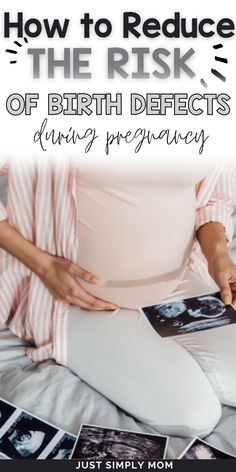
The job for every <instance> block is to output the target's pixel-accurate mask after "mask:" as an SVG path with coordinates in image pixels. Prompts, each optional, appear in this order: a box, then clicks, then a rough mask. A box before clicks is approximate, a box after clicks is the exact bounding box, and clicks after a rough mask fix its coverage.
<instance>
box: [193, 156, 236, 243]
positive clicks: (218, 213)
mask: <svg viewBox="0 0 236 472" xmlns="http://www.w3.org/2000/svg"><path fill="white" fill-rule="evenodd" d="M234 175H235V174H234V172H233V169H232V168H231V167H230V166H229V165H225V166H224V168H223V169H222V170H221V172H220V173H219V177H218V179H217V181H216V184H215V186H214V188H213V189H212V192H211V194H210V196H209V199H208V201H207V202H205V203H204V204H203V205H202V204H201V202H199V204H198V206H197V208H196V215H195V231H196V232H197V231H198V229H199V228H200V227H201V226H203V225H204V224H206V223H209V222H211V221H214V222H219V223H221V224H222V225H223V226H224V228H225V235H226V238H227V245H228V246H230V245H231V242H232V238H233V221H232V212H233V202H234V192H235V188H234V182H233V177H234ZM203 182H204V181H202V182H201V183H200V185H199V187H198V191H200V188H201V185H203Z"/></svg>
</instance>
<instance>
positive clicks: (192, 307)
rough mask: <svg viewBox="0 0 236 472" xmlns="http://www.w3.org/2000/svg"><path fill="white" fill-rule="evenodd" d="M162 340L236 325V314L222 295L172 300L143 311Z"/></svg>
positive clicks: (145, 308) (144, 308)
mask: <svg viewBox="0 0 236 472" xmlns="http://www.w3.org/2000/svg"><path fill="white" fill-rule="evenodd" d="M139 311H140V312H141V313H143V314H144V315H145V317H146V318H147V319H148V321H149V322H150V323H151V325H152V326H153V328H154V329H155V330H156V331H157V333H158V334H159V335H160V336H162V337H167V336H176V335H178V334H186V333H192V332H194V331H201V330H205V329H209V328H216V327H219V326H225V325H228V324H231V323H236V310H235V308H234V307H233V306H232V305H225V304H224V303H223V302H222V301H221V297H220V292H215V293H210V294H207V295H199V296H197V297H192V298H185V299H183V300H173V301H172V300H171V301H169V302H165V303H159V304H157V305H151V306H144V307H141V308H140V310H139Z"/></svg>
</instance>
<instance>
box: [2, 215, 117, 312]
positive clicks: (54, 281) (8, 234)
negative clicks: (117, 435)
mask: <svg viewBox="0 0 236 472" xmlns="http://www.w3.org/2000/svg"><path fill="white" fill-rule="evenodd" d="M0 247H1V248H3V249H4V250H5V251H7V252H9V254H12V255H13V256H14V257H16V258H17V259H18V260H19V261H21V262H22V263H23V264H25V266H26V267H28V268H29V269H30V270H31V271H32V272H34V273H35V274H36V275H37V276H38V277H39V278H40V279H41V280H42V282H43V283H44V285H46V287H47V289H48V290H49V292H50V293H51V294H52V295H53V296H54V297H55V298H56V300H61V301H63V302H65V303H71V304H74V305H78V306H80V307H81V308H85V309H86V310H93V311H95V310H97V311H101V310H115V309H116V308H117V306H115V305H114V304H113V303H110V302H107V301H104V300H100V299H98V298H96V297H93V296H92V295H90V294H89V293H87V292H86V290H84V289H83V288H82V287H81V285H80V284H79V281H78V278H80V279H83V280H85V281H86V282H90V283H93V284H94V283H99V280H98V279H97V277H95V276H94V275H93V274H91V273H90V272H87V271H85V270H83V269H81V267H79V266H78V265H76V264H73V263H72V262H70V261H68V260H66V259H63V258H62V257H56V256H52V255H51V254H48V253H47V252H45V251H42V250H41V249H39V248H38V247H36V246H35V245H34V244H32V243H31V242H30V241H28V240H27V239H26V238H24V236H22V235H21V234H20V233H19V232H18V231H17V230H16V229H15V228H13V226H11V225H10V224H9V223H8V221H7V220H3V221H0Z"/></svg>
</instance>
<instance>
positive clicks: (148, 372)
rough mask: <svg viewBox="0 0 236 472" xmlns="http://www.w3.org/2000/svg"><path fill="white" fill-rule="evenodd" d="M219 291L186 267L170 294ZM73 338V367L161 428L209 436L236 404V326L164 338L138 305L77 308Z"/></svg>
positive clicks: (72, 324)
mask: <svg viewBox="0 0 236 472" xmlns="http://www.w3.org/2000/svg"><path fill="white" fill-rule="evenodd" d="M215 290H217V287H216V286H215V288H214V287H212V286H210V287H209V286H207V285H206V283H204V282H203V281H201V280H200V279H199V278H198V277H197V276H196V275H195V274H193V272H191V271H190V270H189V269H186V271H185V274H184V278H183V280H182V281H181V282H180V283H179V285H178V288H177V289H176V290H175V291H174V292H173V293H172V294H171V296H170V297H168V300H170V299H174V298H183V297H185V298H187V297H191V296H195V295H199V294H204V293H212V292H214V291H215ZM166 300H167V299H166ZM235 315H236V313H235ZM68 337H69V339H68V350H69V352H68V366H69V368H70V369H71V370H72V371H73V372H75V373H76V374H77V375H78V376H79V377H80V378H81V379H83V380H85V381H86V382H87V383H88V384H90V385H91V386H92V387H94V388H95V389H96V390H98V391H99V392H100V393H102V394H103V395H105V396H106V397H107V398H109V399H110V400H111V401H112V402H114V403H115V404H117V405H118V406H119V407H120V408H122V409H123V410H125V411H126V412H128V413H129V414H131V415H133V416H134V417H135V418H137V419H138V420H140V421H142V422H144V423H146V424H149V425H151V426H153V427H154V428H155V429H156V430H158V431H159V432H160V433H162V434H167V435H174V436H195V435H197V436H200V437H204V436H206V435H208V434H209V433H210V432H211V431H212V430H213V428H214V427H215V426H216V424H217V423H218V421H219V419H220V416H221V405H220V403H223V404H225V405H231V406H236V343H235V339H236V324H231V325H227V326H223V327H219V328H213V329H208V330H205V331H201V332H195V333H190V334H185V335H179V336H173V337H169V338H161V337H160V336H159V335H158V334H157V332H156V331H155V330H154V329H153V328H152V327H151V325H150V324H149V323H148V321H147V320H146V319H145V318H144V316H143V315H141V314H140V313H139V312H138V311H137V310H130V309H123V308H122V309H121V308H119V309H117V310H116V311H115V312H112V311H110V312H107V311H102V312H91V311H86V310H83V309H81V308H79V307H76V306H71V309H70V314H69V322H68Z"/></svg>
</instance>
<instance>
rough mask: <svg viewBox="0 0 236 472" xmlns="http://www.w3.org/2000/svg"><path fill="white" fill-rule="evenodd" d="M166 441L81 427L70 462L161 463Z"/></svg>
mask: <svg viewBox="0 0 236 472" xmlns="http://www.w3.org/2000/svg"><path fill="white" fill-rule="evenodd" d="M167 442H168V438H167V437H166V436H158V435H153V434H147V433H135V432H132V431H124V430H117V429H110V428H102V427H99V426H90V425H82V427H81V430H80V433H79V437H78V439H77V442H76V445H75V448H74V450H73V453H72V456H71V458H72V459H118V460H126V459H133V460H139V459H143V460H145V459H163V458H164V457H165V452H166V447H167Z"/></svg>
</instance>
